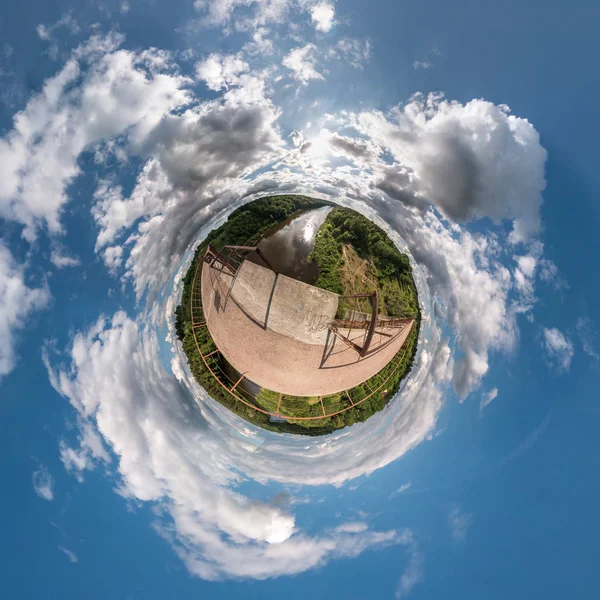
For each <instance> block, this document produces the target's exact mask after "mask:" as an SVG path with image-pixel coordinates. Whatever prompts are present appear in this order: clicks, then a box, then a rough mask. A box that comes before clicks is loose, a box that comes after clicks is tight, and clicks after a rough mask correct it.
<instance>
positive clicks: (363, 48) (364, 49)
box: [329, 38, 373, 70]
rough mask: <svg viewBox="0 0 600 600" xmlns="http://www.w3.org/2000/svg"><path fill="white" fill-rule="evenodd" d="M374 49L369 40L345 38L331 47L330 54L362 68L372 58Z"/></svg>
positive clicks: (357, 67)
mask: <svg viewBox="0 0 600 600" xmlns="http://www.w3.org/2000/svg"><path fill="white" fill-rule="evenodd" d="M372 51H373V48H372V46H371V42H370V41H369V40H365V41H361V40H356V39H352V38H343V39H341V40H338V42H337V43H336V44H335V45H334V46H332V47H331V49H330V50H329V56H330V57H331V58H334V59H338V60H345V61H346V62H348V63H349V64H351V65H352V66H353V67H354V68H355V69H359V70H362V69H363V68H364V65H365V64H366V63H368V62H369V61H370V60H371V54H372Z"/></svg>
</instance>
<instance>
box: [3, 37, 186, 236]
mask: <svg viewBox="0 0 600 600" xmlns="http://www.w3.org/2000/svg"><path fill="white" fill-rule="evenodd" d="M121 41H122V40H121V38H120V37H119V36H116V35H109V36H107V37H104V38H101V37H93V38H91V39H90V40H89V41H88V42H87V43H86V44H84V45H83V46H81V47H79V48H78V49H77V50H76V51H75V52H74V53H73V54H72V56H71V58H70V59H69V60H68V61H67V62H66V64H65V66H64V67H63V68H62V69H61V70H60V71H59V72H58V73H57V74H56V75H55V76H54V77H51V78H50V79H49V80H47V81H46V83H45V84H44V87H43V90H42V92H40V93H39V94H37V95H35V96H33V97H32V98H31V99H30V100H29V102H28V103H27V106H26V107H25V108H24V109H23V111H21V112H19V113H18V114H17V115H16V116H15V117H14V123H13V129H12V130H10V131H9V132H8V134H7V135H6V136H5V137H4V138H3V139H1V140H0V216H2V217H4V218H8V219H11V220H14V221H16V222H18V223H21V224H23V225H24V226H25V229H24V232H23V235H24V237H25V238H26V239H28V240H30V241H31V240H33V239H34V238H35V237H36V232H37V229H38V228H39V227H40V226H45V227H47V228H48V230H49V231H50V233H51V234H58V233H60V232H61V230H62V227H61V223H60V218H61V213H62V209H63V207H64V205H65V204H66V203H67V201H68V195H67V191H66V190H67V188H68V186H69V185H70V184H71V183H72V182H73V180H74V179H75V178H76V177H77V176H78V175H79V173H80V167H79V165H78V162H77V159H78V158H79V156H80V155H81V153H82V152H83V151H84V150H87V149H90V148H92V146H94V145H95V144H98V143H99V142H101V141H103V140H106V139H110V138H113V137H115V136H118V135H121V134H124V133H125V132H127V133H126V137H127V139H128V141H129V142H130V143H131V144H133V145H135V146H137V147H141V146H142V145H143V144H144V142H145V140H146V139H147V136H148V135H149V134H150V132H151V131H152V130H153V128H154V127H155V126H156V125H157V124H158V122H159V121H160V120H161V119H162V118H163V116H164V115H165V114H166V113H168V112H169V111H170V110H172V109H175V108H177V107H181V106H183V105H185V104H186V103H187V102H188V100H189V96H188V93H187V91H186V90H185V89H184V88H185V86H186V85H187V84H188V83H189V80H188V79H186V78H184V77H181V76H180V75H176V74H161V73H159V70H160V67H161V66H164V64H165V61H166V60H167V55H166V53H163V52H159V51H155V50H148V51H143V52H140V53H137V54H136V53H134V52H130V51H126V50H118V49H117V47H118V45H119V43H120V42H121Z"/></svg>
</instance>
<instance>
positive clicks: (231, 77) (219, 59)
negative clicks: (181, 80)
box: [196, 54, 249, 91]
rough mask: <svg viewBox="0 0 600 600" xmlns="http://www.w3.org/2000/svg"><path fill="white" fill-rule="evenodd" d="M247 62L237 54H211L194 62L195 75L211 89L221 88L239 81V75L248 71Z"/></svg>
mask: <svg viewBox="0 0 600 600" xmlns="http://www.w3.org/2000/svg"><path fill="white" fill-rule="evenodd" d="M248 69H249V66H248V63H247V62H246V61H244V60H242V59H241V58H240V56H239V55H235V56H232V55H226V56H223V55H222V54H211V55H210V56H209V57H208V58H206V59H205V60H203V61H201V62H199V63H197V64H196V76H197V77H198V79H201V80H202V81H205V82H206V85H207V86H208V88H209V89H211V90H216V91H218V90H221V89H223V88H227V87H229V86H230V85H232V84H234V83H237V82H238V81H239V77H238V76H239V75H240V74H241V73H244V72H246V71H248Z"/></svg>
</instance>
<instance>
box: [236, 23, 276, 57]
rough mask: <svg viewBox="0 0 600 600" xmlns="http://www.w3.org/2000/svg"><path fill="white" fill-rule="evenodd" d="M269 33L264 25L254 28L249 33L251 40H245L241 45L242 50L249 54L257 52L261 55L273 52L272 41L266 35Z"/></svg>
mask: <svg viewBox="0 0 600 600" xmlns="http://www.w3.org/2000/svg"><path fill="white" fill-rule="evenodd" d="M269 33H270V32H269V30H268V29H267V28H266V27H259V28H258V29H255V30H254V31H253V32H252V34H251V37H252V41H251V42H247V43H246V44H244V46H243V50H244V52H247V53H248V54H251V55H254V54H259V55H262V56H267V55H270V54H273V52H274V46H273V41H272V40H271V39H269V38H268V37H267V36H268V35H269Z"/></svg>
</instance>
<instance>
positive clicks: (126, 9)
mask: <svg viewBox="0 0 600 600" xmlns="http://www.w3.org/2000/svg"><path fill="white" fill-rule="evenodd" d="M130 8H131V7H130V5H129V2H128V1H127V0H124V1H123V2H121V6H120V9H119V10H120V11H121V14H122V15H126V14H127V13H128V12H129V9H130Z"/></svg>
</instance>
